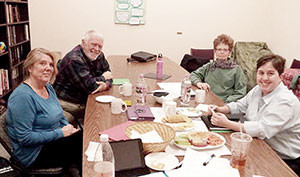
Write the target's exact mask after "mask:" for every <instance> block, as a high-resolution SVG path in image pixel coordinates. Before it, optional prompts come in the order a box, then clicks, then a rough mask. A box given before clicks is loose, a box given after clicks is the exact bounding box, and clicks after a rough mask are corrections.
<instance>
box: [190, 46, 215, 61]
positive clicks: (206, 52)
mask: <svg viewBox="0 0 300 177" xmlns="http://www.w3.org/2000/svg"><path fill="white" fill-rule="evenodd" d="M191 55H192V56H193V57H200V58H202V59H213V58H214V50H213V49H193V48H191Z"/></svg>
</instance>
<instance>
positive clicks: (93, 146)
mask: <svg viewBox="0 0 300 177" xmlns="http://www.w3.org/2000/svg"><path fill="white" fill-rule="evenodd" d="M98 145H99V143H98V142H93V141H90V143H89V146H88V148H87V150H86V151H85V155H87V160H88V161H94V160H95V153H96V150H97V147H98Z"/></svg>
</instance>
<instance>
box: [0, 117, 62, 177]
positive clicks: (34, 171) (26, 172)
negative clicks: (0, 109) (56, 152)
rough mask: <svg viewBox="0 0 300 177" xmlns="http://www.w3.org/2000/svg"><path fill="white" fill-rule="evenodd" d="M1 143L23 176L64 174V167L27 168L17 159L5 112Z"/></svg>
mask: <svg viewBox="0 0 300 177" xmlns="http://www.w3.org/2000/svg"><path fill="white" fill-rule="evenodd" d="M0 143H1V145H2V146H3V147H4V149H5V150H6V151H7V152H8V154H9V155H10V159H9V161H10V163H11V165H12V167H14V168H16V169H18V170H19V171H21V174H22V176H26V177H27V176H30V177H34V176H46V175H47V176H48V175H51V176H52V175H62V174H63V171H64V169H63V168H62V167H56V168H43V169H36V168H35V169H26V168H25V167H24V166H23V164H22V163H21V162H20V161H19V160H18V159H17V157H16V156H15V155H14V152H13V150H12V149H13V148H12V144H11V142H10V140H9V136H8V134H7V131H6V122H5V113H4V114H3V115H1V116H0Z"/></svg>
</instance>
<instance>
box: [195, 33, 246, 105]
mask: <svg viewBox="0 0 300 177" xmlns="http://www.w3.org/2000/svg"><path fill="white" fill-rule="evenodd" d="M213 44H214V53H215V59H214V61H212V62H209V63H207V64H206V65H204V66H202V67H199V68H198V69H197V70H195V71H193V72H192V73H191V76H190V78H191V81H192V83H193V84H194V85H196V86H197V87H198V88H200V89H203V90H206V91H207V90H211V91H212V92H213V93H215V94H216V95H217V96H218V97H220V98H221V99H222V100H223V101H224V102H227V103H229V102H233V101H236V100H238V99H240V98H242V97H244V96H245V94H246V77H245V75H244V72H243V70H242V68H241V67H240V66H238V65H237V64H236V63H235V62H234V61H232V60H231V59H230V55H231V51H232V48H233V44H234V41H233V39H232V38H231V37H230V36H228V35H225V34H221V35H219V36H218V37H217V38H216V39H215V40H214V43H213Z"/></svg>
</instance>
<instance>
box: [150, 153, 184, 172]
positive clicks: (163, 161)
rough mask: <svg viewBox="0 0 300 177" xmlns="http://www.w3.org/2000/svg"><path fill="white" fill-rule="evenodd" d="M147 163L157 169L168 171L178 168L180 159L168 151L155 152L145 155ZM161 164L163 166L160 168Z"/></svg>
mask: <svg viewBox="0 0 300 177" xmlns="http://www.w3.org/2000/svg"><path fill="white" fill-rule="evenodd" d="M145 161H146V165H147V166H148V167H149V168H151V169H153V170H157V171H167V170H172V169H173V168H176V167H177V166H178V164H179V160H178V159H177V158H176V157H175V156H174V155H172V154H168V153H166V152H154V153H150V154H148V155H147V156H146V157H145ZM159 166H163V168H160V167H159Z"/></svg>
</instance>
